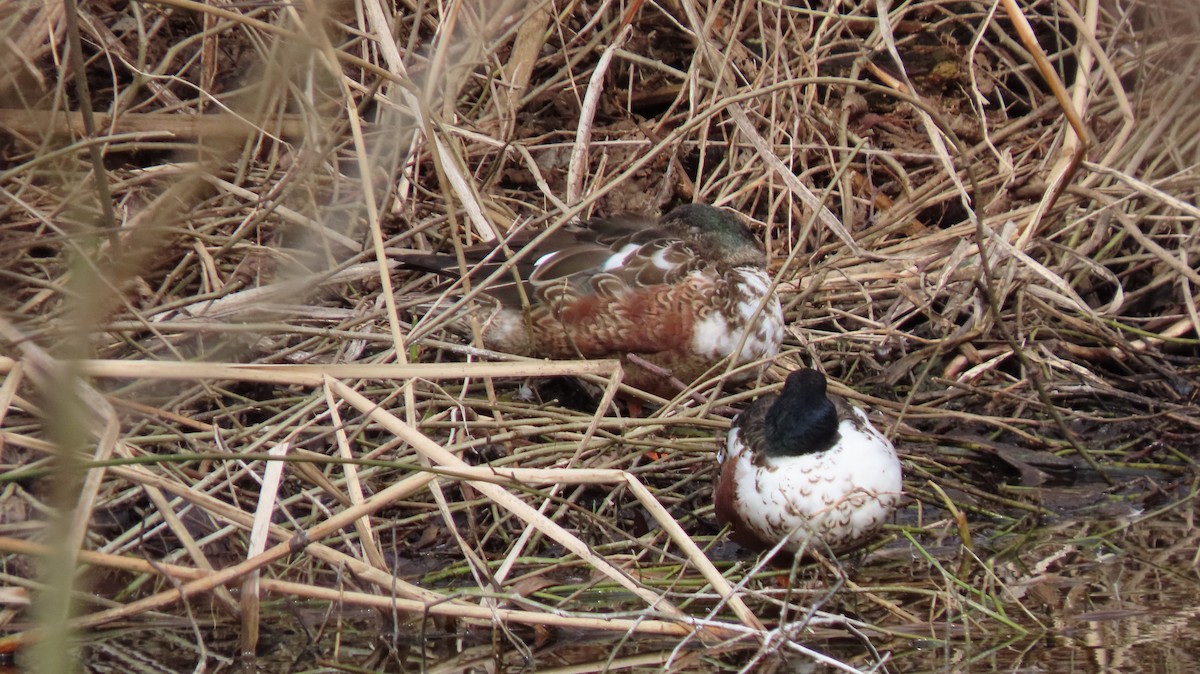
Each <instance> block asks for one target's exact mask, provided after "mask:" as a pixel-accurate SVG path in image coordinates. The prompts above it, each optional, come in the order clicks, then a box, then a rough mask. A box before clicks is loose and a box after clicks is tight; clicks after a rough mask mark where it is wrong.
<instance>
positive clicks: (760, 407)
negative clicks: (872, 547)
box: [715, 369, 902, 553]
mask: <svg viewBox="0 0 1200 674" xmlns="http://www.w3.org/2000/svg"><path fill="white" fill-rule="evenodd" d="M718 461H719V462H720V469H719V476H718V479H717V485H716V490H715V491H716V493H715V503H716V514H717V518H718V519H719V520H720V521H721V522H723V523H728V524H729V525H730V526H731V529H732V534H731V536H732V538H733V539H734V540H735V541H737V542H738V543H741V544H742V545H745V546H747V547H751V548H754V549H757V550H769V549H771V548H773V547H774V546H775V545H776V544H777V543H779V542H780V541H781V540H784V539H785V538H786V539H787V541H786V543H784V545H783V548H782V549H784V550H787V551H789V552H792V553H796V552H799V551H802V550H805V549H808V548H809V547H811V546H814V545H821V544H822V543H823V544H825V545H828V546H829V547H830V548H833V549H835V550H836V549H844V548H848V547H853V546H854V545H856V544H859V543H861V542H863V541H864V540H865V539H866V538H867V537H868V536H869V535H870V534H871V533H873V532H874V531H875V530H876V529H878V528H879V526H880V525H882V524H883V521H884V520H885V519H886V518H887V517H888V516H889V515H891V513H892V511H894V510H895V508H896V505H897V503H898V502H899V500H900V493H901V489H902V481H901V468H900V460H899V458H898V457H897V456H896V450H895V448H894V447H893V446H892V443H891V442H889V441H888V440H887V438H885V437H884V436H883V435H882V434H881V433H880V432H879V431H877V430H875V427H874V426H872V425H871V422H870V421H869V420H868V419H867V416H866V414H865V413H863V411H862V410H860V409H858V408H855V407H852V406H851V405H849V404H848V403H846V402H845V401H844V400H842V399H841V398H836V397H831V396H827V395H826V392H825V377H824V375H822V374H820V373H818V372H816V371H815V370H808V369H805V370H797V371H796V372H793V373H791V374H790V375H788V379H787V382H786V383H785V385H784V389H783V392H782V393H781V394H780V395H767V396H763V397H761V398H759V399H758V400H756V401H754V402H753V403H751V404H750V405H749V406H748V407H747V408H746V409H745V410H744V411H743V412H742V413H741V414H739V415H738V416H737V417H736V418H735V419H734V422H733V426H732V428H730V430H729V436H728V439H727V441H726V445H725V448H724V450H723V451H722V452H721V453H720V454H719V455H718Z"/></svg>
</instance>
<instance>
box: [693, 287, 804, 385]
mask: <svg viewBox="0 0 1200 674" xmlns="http://www.w3.org/2000/svg"><path fill="white" fill-rule="evenodd" d="M770 288H771V280H770V279H769V278H768V277H767V274H766V272H765V271H763V270H761V269H753V268H747V267H744V268H740V269H734V270H733V271H732V272H730V273H729V278H728V283H727V284H726V286H725V289H724V294H723V295H719V296H718V297H717V298H716V300H717V301H718V302H720V304H721V305H722V306H726V307H728V308H729V309H728V311H714V312H712V313H710V314H709V315H708V316H706V317H705V318H704V319H703V320H701V321H699V322H697V323H696V326H695V331H694V333H693V336H692V349H693V350H694V351H695V352H696V353H698V354H702V355H704V356H707V357H709V358H712V359H713V360H717V359H720V358H725V357H726V356H731V355H732V356H735V357H734V364H735V365H741V364H743V363H748V362H751V361H754V360H760V359H767V358H772V357H774V356H775V355H776V354H778V353H779V344H780V343H781V342H782V341H783V307H781V306H780V304H779V298H778V297H776V296H775V295H773V294H770V295H769V294H768V291H769V290H770ZM759 307H761V311H760V309H759ZM735 326H737V327H735ZM743 335H744V336H745V341H744V342H743V341H742V337H743ZM739 344H740V345H741V349H740V350H738V345H739Z"/></svg>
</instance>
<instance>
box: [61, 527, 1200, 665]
mask: <svg viewBox="0 0 1200 674" xmlns="http://www.w3.org/2000/svg"><path fill="white" fill-rule="evenodd" d="M1189 514H1190V513H1189ZM1197 538H1198V535H1197V532H1196V529H1195V528H1194V527H1193V526H1192V525H1191V522H1190V518H1189V517H1186V516H1181V514H1180V513H1179V512H1170V513H1167V514H1165V515H1163V516H1150V517H1148V518H1145V519H1141V520H1135V519H1123V520H1117V521H1102V522H1083V521H1074V520H1067V521H1061V522H1059V523H1057V524H1055V525H1054V526H1053V527H1046V528H1044V529H1042V530H1039V531H1038V532H1037V536H1036V537H1034V538H1028V537H1027V539H1026V540H1025V541H1024V542H1023V543H1022V545H1021V546H1020V547H1019V548H1018V549H1017V551H1016V552H1015V553H1013V552H1011V551H1009V552H1006V554H1005V556H1004V559H1005V561H998V560H999V559H1000V558H999V557H998V558H996V560H997V561H993V562H992V563H991V564H990V566H991V571H990V573H989V574H988V575H989V576H991V577H992V578H993V579H994V581H995V582H996V584H997V585H996V588H999V589H993V590H992V591H991V594H992V595H993V596H1003V599H1004V601H1003V603H1002V604H1000V605H997V606H993V607H991V608H992V609H993V610H995V611H996V612H997V613H998V614H1002V615H1003V616H1004V617H1005V618H1006V620H1009V621H1011V622H1012V624H1013V625H1014V627H1012V628H1010V627H1006V626H1002V625H1001V624H1000V623H999V622H997V621H996V620H993V619H989V618H988V617H987V615H986V614H985V613H982V612H979V611H973V610H961V611H957V610H956V611H945V612H944V613H943V614H942V616H941V618H940V620H938V621H937V622H935V623H933V624H929V623H923V624H922V623H913V624H908V625H895V624H892V625H888V626H887V627H888V628H889V629H891V630H894V631H895V633H893V634H891V635H887V634H881V633H875V632H870V631H864V633H863V634H862V635H861V636H858V637H856V636H855V635H854V634H853V633H852V632H851V631H848V630H846V629H845V628H844V627H842V626H839V625H828V626H822V627H814V628H811V629H809V630H806V631H804V632H800V633H798V634H797V636H796V638H795V641H796V643H799V644H802V645H803V647H804V648H808V649H812V650H813V651H815V652H818V653H820V654H823V655H825V656H830V657H832V658H835V659H837V660H840V661H841V662H843V663H845V664H847V665H850V666H852V667H856V668H859V669H861V670H871V669H873V668H879V667H882V669H883V670H884V671H894V672H993V671H1001V672H1044V673H1048V674H1058V673H1066V672H1088V673H1096V674H1101V673H1105V674H1107V673H1111V672H1139V673H1146V672H1148V673H1151V674H1154V673H1158V672H1163V673H1173V672H1194V671H1200V628H1197V625H1200V615H1198V614H1200V573H1198V571H1197ZM992 543H993V544H1001V543H1005V541H1004V540H1003V539H997V540H995V541H992ZM895 549H896V548H895V546H893V547H892V548H890V549H889V550H886V551H884V552H883V553H879V554H878V558H881V559H882V558H886V557H889V556H893V555H894V554H895ZM1010 550H1011V548H1010ZM871 561H872V560H871V558H868V559H866V560H863V564H862V565H861V566H858V567H856V568H855V569H854V572H853V575H854V579H855V581H856V582H857V583H858V584H859V585H866V583H867V581H868V580H870V581H871V582H872V583H875V584H879V585H880V586H881V587H882V584H883V583H884V582H888V579H887V578H879V579H872V578H870V576H871V574H872V570H873V568H874V567H873V566H872V564H871ZM889 568H890V567H889ZM610 599H611V598H610ZM265 609H266V612H265V613H264V615H265V617H264V620H263V625H264V630H263V635H264V636H263V642H262V645H261V648H260V653H259V655H258V657H257V658H252V659H249V660H241V661H239V660H238V659H237V658H235V657H234V656H235V655H236V652H237V639H236V636H237V630H236V628H235V626H234V625H229V624H225V625H220V626H216V627H211V628H202V629H200V630H199V631H198V632H197V631H194V630H193V629H192V628H190V627H189V626H188V624H187V623H186V621H184V620H181V619H178V618H176V619H173V620H172V621H171V622H170V623H169V624H164V623H159V624H157V625H155V626H153V627H152V626H148V625H129V626H125V627H123V628H120V629H114V630H108V631H105V632H99V633H93V634H90V635H88V636H87V637H86V638H85V639H84V641H85V642H86V643H85V645H84V646H83V649H82V652H81V657H82V659H83V662H84V663H85V669H86V671H89V672H112V671H192V670H193V669H195V667H196V665H197V664H198V663H199V662H200V661H201V660H204V661H205V663H206V665H207V670H208V671H273V672H274V671H278V672H283V671H306V672H325V671H328V672H334V671H343V670H341V669H339V667H345V666H353V667H362V668H365V669H367V670H368V671H421V670H424V671H430V672H552V671H559V672H561V671H579V672H590V671H616V670H619V671H630V672H658V671H676V672H699V671H738V670H739V669H742V668H745V667H747V666H749V667H750V669H751V670H753V671H764V672H767V671H777V672H825V671H838V670H837V669H836V668H834V667H831V666H828V665H824V664H821V663H819V662H817V661H815V660H814V659H813V657H810V656H809V655H806V654H802V653H797V652H795V651H794V650H789V649H787V648H784V647H780V646H779V644H776V646H775V648H773V649H767V650H773V651H776V654H774V655H772V654H770V653H767V652H766V651H764V650H763V649H760V648H758V647H757V646H756V645H746V646H742V645H738V644H724V645H720V644H706V645H705V644H701V643H699V642H698V641H694V640H693V641H691V642H689V643H687V644H684V645H682V646H681V645H680V644H679V643H678V642H677V641H675V640H668V639H661V638H628V639H620V638H618V637H614V636H613V635H610V634H598V633H579V632H565V631H558V630H547V631H539V630H533V629H529V628H524V627H515V628H513V629H511V630H508V631H505V630H496V631H492V630H489V629H484V628H472V629H471V630H469V631H466V630H464V629H463V628H462V627H461V626H460V624H458V623H456V622H455V621H450V620H445V621H436V622H435V621H429V622H426V623H425V631H424V633H423V634H422V633H418V632H417V628H416V627H415V626H413V625H412V624H406V625H402V626H400V627H397V628H395V629H391V628H388V627H386V626H385V621H384V620H383V619H382V618H381V617H380V616H379V615H378V614H376V613H374V612H372V611H368V610H354V609H347V610H345V611H343V612H340V613H339V612H338V611H336V610H333V611H331V610H329V607H328V606H321V605H315V604H289V603H286V602H275V603H271V604H267V605H266V607H265ZM1021 630H1025V632H1024V633H1022V632H1021ZM197 634H200V635H202V638H203V642H204V643H203V646H201V645H200V643H199V640H198V639H197ZM151 663H152V664H151Z"/></svg>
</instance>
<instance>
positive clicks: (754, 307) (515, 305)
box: [399, 204, 783, 396]
mask: <svg viewBox="0 0 1200 674" xmlns="http://www.w3.org/2000/svg"><path fill="white" fill-rule="evenodd" d="M521 245H522V243H521V242H509V247H510V248H512V249H518V248H519V247H520V246H521ZM489 256H490V257H489ZM466 258H467V262H468V264H472V265H475V266H474V267H472V268H471V271H470V275H471V278H472V279H473V280H475V281H476V282H478V281H479V280H480V279H482V278H485V277H486V276H488V275H489V274H491V273H493V272H494V271H496V269H497V268H498V267H499V265H500V263H502V262H503V260H504V256H503V255H498V254H496V253H495V252H494V251H493V250H492V249H471V250H468V251H467V256H466ZM488 259H490V260H494V261H495V262H488V263H486V264H477V263H480V262H482V261H484V260H488ZM399 261H400V263H401V264H402V265H403V266H405V267H409V268H417V269H425V270H428V271H434V272H436V273H439V274H443V275H458V273H459V267H458V263H457V262H456V261H455V259H454V257H453V256H447V255H411V256H406V257H403V258H401V259H400V260H399ZM766 263H767V259H766V255H765V254H764V253H763V249H762V247H761V246H760V245H759V243H758V241H757V240H756V239H755V237H754V235H753V234H752V233H751V231H750V229H749V227H747V226H746V224H745V223H744V222H743V221H742V219H741V218H740V217H739V216H737V215H734V214H733V213H730V212H728V211H724V210H720V209H717V208H714V207H712V206H707V205H703V204H689V205H685V206H680V207H678V208H676V209H674V210H672V211H670V212H669V213H667V214H666V215H665V216H663V217H662V218H661V219H659V220H657V221H655V220H653V219H650V218H647V217H644V216H638V215H620V216H616V217H609V218H598V219H593V220H588V221H585V222H581V223H578V224H574V225H570V226H568V227H564V228H562V229H560V230H558V231H556V232H554V233H552V234H551V235H549V236H548V237H546V238H544V239H543V240H542V241H540V242H539V243H538V244H537V245H536V247H535V248H534V249H532V250H528V251H525V252H524V254H523V258H522V259H521V260H519V261H518V263H517V264H516V265H515V274H516V277H517V278H519V279H521V282H519V283H518V282H517V281H510V280H507V277H505V281H504V282H501V283H493V284H491V285H489V286H488V287H487V288H485V289H484V291H483V292H484V294H485V295H486V296H487V297H489V298H491V299H492V300H494V304H495V309H494V310H493V311H492V313H491V315H490V317H488V318H487V319H486V320H485V322H484V326H483V330H482V336H483V342H484V346H486V347H487V348H489V349H493V350H495V351H502V352H505V353H512V354H517V355H524V356H536V357H543V358H580V357H583V358H610V357H621V358H622V359H623V360H625V373H626V375H625V382H626V383H628V384H630V385H632V386H635V387H637V388H641V389H643V390H646V391H650V392H652V393H657V394H660V395H668V396H670V395H674V393H676V391H674V390H672V388H671V386H670V385H669V384H668V382H667V381H666V378H665V377H664V376H663V375H662V373H661V372H654V371H652V370H651V369H649V368H644V367H641V366H639V365H638V364H637V363H635V362H630V361H629V360H628V358H626V356H627V355H628V354H637V355H638V356H639V357H641V358H642V359H644V360H645V361H646V362H648V363H650V364H651V365H652V366H656V367H658V368H661V369H662V370H667V371H669V372H670V373H672V374H673V375H674V376H675V377H676V378H678V379H679V380H681V381H683V382H684V383H690V382H692V381H694V380H695V379H696V378H697V377H699V376H700V375H701V374H703V373H704V372H706V371H708V370H709V369H710V368H711V367H712V366H713V365H715V364H716V363H717V362H719V361H721V360H722V359H724V358H726V357H730V356H732V358H733V364H734V365H735V366H737V365H742V364H745V363H749V362H753V361H760V360H766V359H770V358H771V357H773V356H775V355H776V354H777V353H778V351H779V344H780V342H781V341H782V339H783V311H782V308H781V307H780V304H779V299H778V298H777V297H776V296H775V294H774V293H772V292H771V280H770V278H769V277H768V276H767V270H766ZM756 372H757V370H755V371H750V372H743V373H741V375H740V376H739V377H736V378H735V379H737V380H745V379H749V378H750V377H752V376H754V374H755V373H756Z"/></svg>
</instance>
